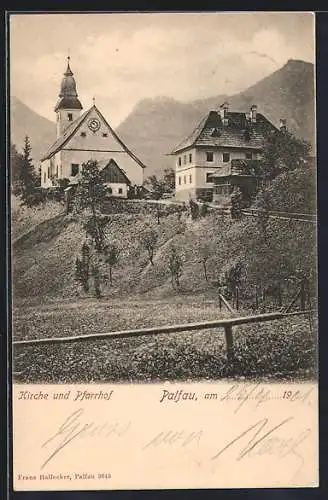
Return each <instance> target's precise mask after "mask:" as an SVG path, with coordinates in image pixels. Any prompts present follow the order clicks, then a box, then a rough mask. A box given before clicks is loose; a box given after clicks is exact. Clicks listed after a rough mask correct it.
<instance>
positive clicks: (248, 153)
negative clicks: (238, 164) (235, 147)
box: [246, 151, 253, 160]
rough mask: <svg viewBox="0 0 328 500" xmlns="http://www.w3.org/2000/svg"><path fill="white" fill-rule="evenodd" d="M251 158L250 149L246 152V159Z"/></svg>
mask: <svg viewBox="0 0 328 500" xmlns="http://www.w3.org/2000/svg"><path fill="white" fill-rule="evenodd" d="M252 158H253V155H252V151H247V152H246V160H251V159H252Z"/></svg>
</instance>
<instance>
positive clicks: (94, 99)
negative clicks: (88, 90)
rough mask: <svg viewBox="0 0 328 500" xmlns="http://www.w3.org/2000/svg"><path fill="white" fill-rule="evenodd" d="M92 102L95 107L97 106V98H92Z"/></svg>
mask: <svg viewBox="0 0 328 500" xmlns="http://www.w3.org/2000/svg"><path fill="white" fill-rule="evenodd" d="M92 102H93V105H94V106H95V105H96V98H95V97H93V98H92Z"/></svg>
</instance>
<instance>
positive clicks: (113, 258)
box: [104, 243, 119, 285]
mask: <svg viewBox="0 0 328 500" xmlns="http://www.w3.org/2000/svg"><path fill="white" fill-rule="evenodd" d="M104 254H105V262H106V263H107V264H108V265H109V282H110V284H111V285H112V284H113V271H112V270H113V267H114V266H116V264H117V263H118V257H119V249H118V247H117V246H116V245H115V243H111V244H110V245H106V246H105V248H104Z"/></svg>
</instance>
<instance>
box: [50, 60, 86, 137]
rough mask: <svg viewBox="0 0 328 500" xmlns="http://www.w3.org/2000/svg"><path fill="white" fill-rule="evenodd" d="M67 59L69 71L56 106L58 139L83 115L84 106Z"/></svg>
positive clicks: (61, 86)
mask: <svg viewBox="0 0 328 500" xmlns="http://www.w3.org/2000/svg"><path fill="white" fill-rule="evenodd" d="M69 61H70V57H68V58H67V69H66V71H65V73H64V77H63V79H62V82H61V85H60V93H59V99H58V101H57V104H56V106H55V113H56V115H57V138H58V137H60V136H61V135H62V134H63V133H64V132H65V130H66V129H67V127H69V125H70V124H71V123H72V122H74V121H75V120H76V119H77V118H78V117H79V116H80V113H81V109H82V104H81V102H80V101H79V99H78V95H77V91H76V83H75V78H74V76H73V72H72V70H71V68H70V65H69Z"/></svg>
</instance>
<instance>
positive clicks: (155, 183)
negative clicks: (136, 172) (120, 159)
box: [145, 175, 165, 200]
mask: <svg viewBox="0 0 328 500" xmlns="http://www.w3.org/2000/svg"><path fill="white" fill-rule="evenodd" d="M145 184H146V186H148V187H149V189H150V191H151V192H152V194H153V197H154V199H155V200H159V199H160V198H162V196H163V194H164V193H165V184H164V182H163V180H160V179H158V178H157V176H156V175H150V176H149V177H147V179H146V180H145Z"/></svg>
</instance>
